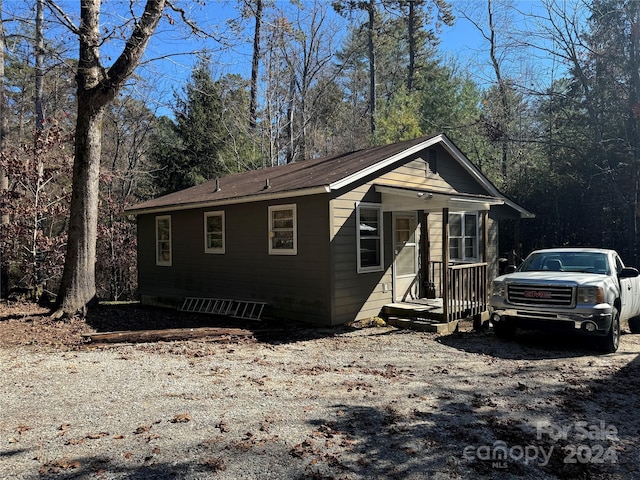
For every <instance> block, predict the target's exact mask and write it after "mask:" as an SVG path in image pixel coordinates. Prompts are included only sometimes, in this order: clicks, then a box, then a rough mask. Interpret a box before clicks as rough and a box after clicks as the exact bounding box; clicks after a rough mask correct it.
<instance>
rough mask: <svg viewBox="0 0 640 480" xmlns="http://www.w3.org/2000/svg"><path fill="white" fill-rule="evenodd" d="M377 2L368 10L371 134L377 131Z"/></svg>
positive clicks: (371, 3) (370, 4) (370, 0)
mask: <svg viewBox="0 0 640 480" xmlns="http://www.w3.org/2000/svg"><path fill="white" fill-rule="evenodd" d="M375 9H376V6H375V0H369V4H368V5H367V10H368V13H369V25H368V30H369V126H370V130H371V133H372V134H373V133H375V131H376V52H375V28H376V10H375Z"/></svg>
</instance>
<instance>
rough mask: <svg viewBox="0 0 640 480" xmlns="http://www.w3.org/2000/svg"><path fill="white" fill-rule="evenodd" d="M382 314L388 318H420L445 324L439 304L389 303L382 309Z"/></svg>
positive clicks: (442, 310)
mask: <svg viewBox="0 0 640 480" xmlns="http://www.w3.org/2000/svg"><path fill="white" fill-rule="evenodd" d="M382 313H383V314H384V315H386V316H389V317H399V318H409V319H416V318H420V319H424V320H428V321H431V322H434V321H437V322H441V323H446V320H445V318H444V309H443V308H442V305H441V304H440V305H438V304H424V305H422V304H417V303H390V304H388V305H385V306H384V307H382Z"/></svg>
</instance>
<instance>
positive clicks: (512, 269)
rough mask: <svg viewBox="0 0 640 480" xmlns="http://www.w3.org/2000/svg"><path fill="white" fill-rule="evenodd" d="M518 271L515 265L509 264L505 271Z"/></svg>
mask: <svg viewBox="0 0 640 480" xmlns="http://www.w3.org/2000/svg"><path fill="white" fill-rule="evenodd" d="M515 271H516V266H515V265H507V266H506V267H505V269H504V273H513V272H515Z"/></svg>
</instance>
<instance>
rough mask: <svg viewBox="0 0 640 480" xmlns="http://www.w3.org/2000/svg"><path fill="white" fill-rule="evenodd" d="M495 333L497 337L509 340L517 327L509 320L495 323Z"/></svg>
mask: <svg viewBox="0 0 640 480" xmlns="http://www.w3.org/2000/svg"><path fill="white" fill-rule="evenodd" d="M493 333H495V334H496V337H498V338H502V339H505V340H509V339H511V338H513V335H514V334H515V333H516V328H515V327H514V326H513V325H512V324H511V323H510V322H508V321H506V322H505V321H502V322H496V323H493Z"/></svg>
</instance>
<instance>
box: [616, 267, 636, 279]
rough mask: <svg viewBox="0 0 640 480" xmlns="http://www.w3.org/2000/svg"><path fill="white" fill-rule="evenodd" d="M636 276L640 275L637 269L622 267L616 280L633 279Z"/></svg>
mask: <svg viewBox="0 0 640 480" xmlns="http://www.w3.org/2000/svg"><path fill="white" fill-rule="evenodd" d="M638 275H640V273H639V272H638V269H637V268H633V267H624V268H623V269H622V271H621V272H620V274H619V275H618V278H635V277H637V276H638Z"/></svg>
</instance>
